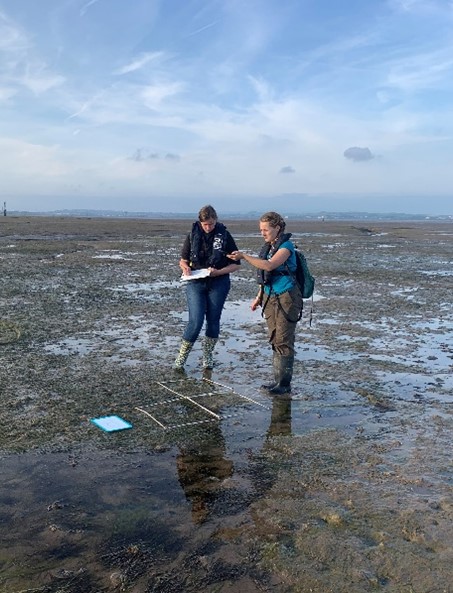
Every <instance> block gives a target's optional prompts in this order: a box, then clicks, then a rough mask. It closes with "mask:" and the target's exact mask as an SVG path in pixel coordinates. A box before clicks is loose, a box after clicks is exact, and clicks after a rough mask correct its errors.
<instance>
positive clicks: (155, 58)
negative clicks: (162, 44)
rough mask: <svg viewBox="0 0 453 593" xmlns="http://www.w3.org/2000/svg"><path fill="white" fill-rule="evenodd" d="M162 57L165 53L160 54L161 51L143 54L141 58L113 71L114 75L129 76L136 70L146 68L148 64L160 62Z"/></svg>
mask: <svg viewBox="0 0 453 593" xmlns="http://www.w3.org/2000/svg"><path fill="white" fill-rule="evenodd" d="M164 56H165V52H162V51H156V52H150V53H144V54H142V55H141V56H139V57H137V58H136V59H134V60H133V61H132V62H130V63H128V64H126V65H125V66H122V67H121V68H118V69H117V70H115V71H114V74H118V75H122V74H129V73H130V72H135V71H137V70H141V69H142V68H143V67H144V66H146V65H147V64H149V63H150V62H159V61H161V60H162V58H163V57H164Z"/></svg>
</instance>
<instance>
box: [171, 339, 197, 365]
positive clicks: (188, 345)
mask: <svg viewBox="0 0 453 593" xmlns="http://www.w3.org/2000/svg"><path fill="white" fill-rule="evenodd" d="M192 348H193V342H188V341H187V340H183V341H182V343H181V347H180V349H179V354H178V356H177V357H176V360H175V362H174V364H173V368H174V369H175V370H177V371H182V370H183V369H184V365H185V364H186V361H187V357H188V356H189V354H190V351H191V350H192Z"/></svg>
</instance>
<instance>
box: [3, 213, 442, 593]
mask: <svg viewBox="0 0 453 593" xmlns="http://www.w3.org/2000/svg"><path fill="white" fill-rule="evenodd" d="M189 225H190V221H184V220H141V219H140V220H129V219H127V220H125V219H124V220H122V219H115V220H113V219H94V218H93V219H84V218H40V217H33V218H31V217H30V218H25V217H18V218H10V217H5V218H4V219H0V267H1V272H2V273H1V279H0V287H1V292H0V306H1V318H0V358H1V365H0V393H1V396H0V397H1V402H2V416H1V420H0V423H1V424H0V428H1V430H0V455H1V462H2V468H3V476H4V479H3V483H2V485H1V486H0V500H1V506H0V508H1V514H0V520H1V527H2V540H3V541H2V544H3V545H2V553H1V562H0V591H2V592H3V591H4V592H5V593H6V592H8V593H18V592H19V591H25V590H27V591H33V592H36V593H38V592H39V593H58V592H63V591H64V592H66V593H71V592H74V593H75V592H77V593H84V592H104V591H127V592H134V593H150V592H153V593H163V592H166V591H168V592H170V591H171V592H172V593H175V592H176V593H177V592H178V591H181V592H185V593H190V592H191V591H193V592H200V591H206V592H208V591H209V592H217V591H218V592H220V591H222V592H228V593H239V592H241V593H254V592H258V591H274V592H275V591H278V592H279V593H280V592H281V593H286V592H295V593H299V592H300V593H302V592H303V593H306V592H309V591H313V592H316V593H327V592H330V591H332V592H335V593H342V592H345V593H346V592H347V593H355V592H357V593H364V592H367V591H387V592H391V593H400V592H401V593H403V592H404V593H409V592H412V593H427V592H428V591H429V592H434V593H441V592H442V593H445V592H447V593H450V592H451V591H452V584H451V583H452V582H453V568H452V566H453V563H452V561H453V496H452V488H453V470H452V463H451V444H452V443H451V439H452V434H453V431H452V428H453V416H452V408H451V405H452V401H453V395H452V394H453V345H452V340H451V336H452V329H453V312H452V307H451V294H452V288H453V280H452V252H453V249H452V247H453V225H452V224H447V223H432V222H429V221H426V222H424V223H418V222H417V223H410V222H407V221H405V222H403V223H393V222H392V223H390V222H383V223H381V222H377V221H372V222H367V221H364V222H363V223H358V222H357V221H354V222H353V223H352V222H347V221H344V222H329V221H325V222H322V221H318V222H317V221H293V222H292V221H289V223H288V230H289V231H291V232H293V233H294V236H295V239H296V242H297V243H298V244H299V246H300V247H302V248H303V250H304V251H305V253H306V255H307V258H308V260H309V262H310V266H311V268H312V270H313V273H314V275H315V276H316V279H317V285H316V295H315V296H316V298H315V301H314V303H313V314H312V324H311V326H309V317H310V308H311V303H310V302H307V303H306V307H305V312H304V317H303V319H302V321H301V323H300V324H299V325H298V339H297V344H298V346H297V356H296V362H295V378H294V385H293V393H292V394H291V397H290V398H276V399H274V400H272V399H271V398H269V396H267V395H266V394H265V393H262V392H261V391H260V390H259V388H258V387H259V385H260V383H261V382H262V379H263V378H264V377H267V376H268V373H269V369H270V364H269V363H270V352H269V348H268V345H267V341H266V332H265V327H264V323H263V320H262V319H261V318H260V316H259V314H258V313H256V314H253V313H252V312H251V311H250V310H249V308H248V303H249V301H250V300H251V298H252V297H253V295H254V294H255V289H256V286H255V278H254V273H253V270H252V269H251V268H250V267H249V266H247V265H243V266H242V267H241V271H240V272H239V273H237V274H236V275H234V276H233V277H232V289H231V293H230V296H229V299H228V304H227V306H226V309H225V312H224V317H223V325H222V334H221V340H220V344H219V346H218V348H217V351H216V361H217V364H216V367H215V370H214V373H213V375H212V378H211V382H206V381H203V380H202V373H201V369H200V368H199V363H200V351H199V349H198V347H196V348H195V349H194V352H193V353H192V354H191V357H190V359H189V362H188V366H187V376H186V377H183V378H181V377H179V376H175V374H174V373H173V371H172V370H171V364H172V362H173V359H174V356H175V350H176V348H177V345H178V343H179V340H180V336H181V333H182V328H183V324H184V321H185V319H186V312H185V301H184V294H183V291H182V290H181V286H180V283H179V279H178V277H179V273H178V268H177V266H176V261H177V258H178V253H179V248H180V245H181V243H182V240H183V237H184V235H185V233H186V232H187V230H188V227H189ZM227 226H228V228H229V229H230V231H231V232H232V234H233V235H234V236H235V238H236V240H237V242H238V244H239V245H240V247H241V249H246V250H250V251H251V252H257V251H258V249H259V246H260V244H261V239H260V237H259V235H258V233H257V225H256V223H255V222H254V221H250V220H247V221H239V220H238V221H236V220H234V221H227ZM188 397H190V398H191V399H192V400H194V401H195V402H197V403H199V404H202V405H203V406H205V407H207V408H209V410H211V411H212V413H213V414H215V415H216V416H218V417H219V419H216V418H215V417H214V416H212V415H211V416H210V415H209V414H208V415H207V414H206V413H205V412H203V410H202V409H201V407H199V406H197V405H196V404H195V405H194V404H193V403H192V402H191V401H190V400H188V399H187V398H188ZM145 412H146V413H145ZM108 414H117V415H119V416H120V417H122V418H125V419H126V420H128V421H129V422H131V423H132V425H133V428H132V429H130V430H125V431H122V432H118V433H110V434H109V433H105V432H103V431H101V430H99V429H98V428H96V427H95V426H94V425H93V424H92V423H91V422H90V419H92V418H96V417H99V416H103V415H108ZM151 416H152V417H153V418H154V419H157V420H158V422H156V421H155V420H153V419H152V418H151ZM207 416H208V417H207Z"/></svg>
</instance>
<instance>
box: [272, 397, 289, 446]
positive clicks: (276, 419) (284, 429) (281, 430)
mask: <svg viewBox="0 0 453 593" xmlns="http://www.w3.org/2000/svg"><path fill="white" fill-rule="evenodd" d="M291 420H292V417H291V397H289V396H286V397H281V396H280V397H274V398H273V400H272V412H271V420H270V424H269V428H268V429H267V433H266V436H267V437H274V436H291Z"/></svg>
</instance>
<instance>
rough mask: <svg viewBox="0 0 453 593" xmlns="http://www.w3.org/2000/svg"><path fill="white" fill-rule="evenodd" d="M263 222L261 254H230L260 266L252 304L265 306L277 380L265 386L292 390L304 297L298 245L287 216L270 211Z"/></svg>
mask: <svg viewBox="0 0 453 593" xmlns="http://www.w3.org/2000/svg"><path fill="white" fill-rule="evenodd" d="M259 223H260V233H261V236H262V237H263V239H264V241H265V244H264V245H263V248H262V249H261V251H260V254H259V256H258V257H254V256H251V255H247V254H245V253H243V252H242V251H233V252H232V253H230V254H229V255H228V257H229V258H231V259H232V260H234V261H239V260H241V259H245V261H246V262H248V263H249V264H251V265H252V266H254V267H255V268H257V270H258V283H259V285H260V288H259V292H258V294H257V296H256V297H255V300H254V301H253V303H252V306H251V308H252V311H255V310H256V309H257V308H258V307H262V314H263V316H264V317H265V319H266V322H267V328H268V333H269V342H270V344H271V346H272V351H273V369H274V382H273V383H271V384H269V385H263V388H265V389H267V390H268V391H269V392H270V393H273V394H277V395H279V394H284V393H289V392H290V391H291V379H292V376H293V366H294V342H295V334H296V324H297V322H298V321H299V319H300V315H301V311H302V306H303V300H302V295H301V292H300V289H299V288H298V286H297V285H296V280H295V273H296V268H297V262H296V254H295V247H294V244H293V243H292V241H290V238H291V233H285V232H284V231H285V227H286V223H285V221H284V219H283V217H282V216H281V215H280V214H278V213H277V212H266V213H265V214H263V215H262V216H261V218H260V221H259Z"/></svg>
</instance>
